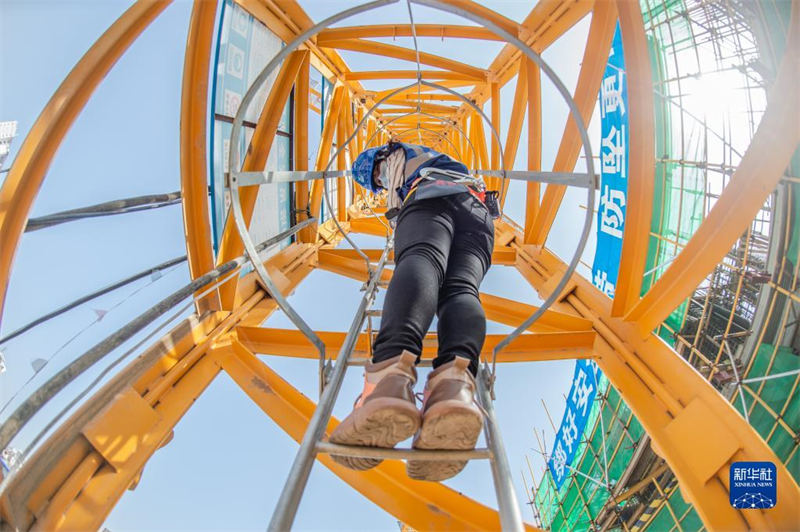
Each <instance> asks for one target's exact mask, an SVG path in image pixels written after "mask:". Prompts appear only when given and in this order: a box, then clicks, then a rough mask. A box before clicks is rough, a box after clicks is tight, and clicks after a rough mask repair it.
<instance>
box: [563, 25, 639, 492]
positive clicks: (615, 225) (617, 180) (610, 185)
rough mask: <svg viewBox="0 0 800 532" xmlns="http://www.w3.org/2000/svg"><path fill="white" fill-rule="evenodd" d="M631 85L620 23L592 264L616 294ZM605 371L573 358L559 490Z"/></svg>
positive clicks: (604, 102)
mask: <svg viewBox="0 0 800 532" xmlns="http://www.w3.org/2000/svg"><path fill="white" fill-rule="evenodd" d="M627 106H628V85H627V80H626V76H625V60H624V57H623V53H622V37H621V34H620V29H619V24H617V29H616V32H615V33H614V40H613V42H612V45H611V52H610V54H609V58H608V63H607V64H606V70H605V74H604V75H603V83H602V84H601V86H600V118H601V123H600V131H601V136H602V138H601V140H600V168H601V172H602V173H601V179H600V206H599V208H598V211H597V250H596V251H595V256H594V265H593V267H592V278H593V282H594V285H595V286H597V287H598V288H599V289H600V290H601V291H602V292H603V293H604V294H606V295H607V296H609V297H614V288H615V286H616V284H617V275H618V274H619V257H620V253H621V252H622V232H623V230H624V228H625V212H626V208H625V207H626V201H627V199H626V196H627V192H628V182H627V180H628V115H627ZM601 375H602V374H601V372H600V370H599V369H598V368H597V365H596V364H595V363H594V362H592V361H590V360H578V361H576V363H575V375H574V377H573V379H572V387H571V388H570V392H569V395H568V396H567V407H566V410H565V411H564V418H563V419H562V420H561V426H560V427H559V429H558V432H557V433H556V439H555V442H554V444H553V452H552V453H551V455H550V458H549V461H548V468H549V469H550V473H551V475H552V477H553V482H554V483H555V488H556V490H559V489H561V486H562V485H563V484H564V481H565V480H566V479H567V478H568V476H569V471H570V468H571V466H572V462H573V460H574V458H575V455H576V453H577V451H578V446H579V444H580V442H581V439H582V437H583V431H584V429H585V428H586V422H587V421H588V419H589V417H590V413H591V410H592V404H593V401H594V399H595V396H596V395H597V386H598V383H599V382H600V377H601Z"/></svg>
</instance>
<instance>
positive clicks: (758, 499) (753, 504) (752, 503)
mask: <svg viewBox="0 0 800 532" xmlns="http://www.w3.org/2000/svg"><path fill="white" fill-rule="evenodd" d="M730 486H731V491H730V501H731V506H733V507H734V508H741V509H743V510H747V509H756V508H761V509H764V508H772V507H773V506H775V504H776V503H777V502H778V479H777V469H776V467H775V464H773V463H772V462H735V463H734V464H733V465H732V466H731V478H730Z"/></svg>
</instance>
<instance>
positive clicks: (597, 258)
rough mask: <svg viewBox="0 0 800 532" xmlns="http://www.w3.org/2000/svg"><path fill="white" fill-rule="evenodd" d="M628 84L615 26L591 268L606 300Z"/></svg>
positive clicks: (616, 232) (622, 200)
mask: <svg viewBox="0 0 800 532" xmlns="http://www.w3.org/2000/svg"><path fill="white" fill-rule="evenodd" d="M627 107H628V82H627V79H626V76H625V58H624V57H623V54H622V37H621V34H620V30H619V24H617V30H616V32H615V33H614V41H613V42H612V45H611V53H610V55H609V58H608V63H607V64H606V70H605V74H604V76H603V83H602V85H601V86H600V131H601V137H602V138H601V140H600V168H601V172H602V173H601V179H600V206H599V208H598V210H597V250H596V251H595V255H594V265H593V266H592V280H593V282H594V285H595V286H596V287H597V288H599V289H600V290H601V291H602V292H603V293H604V294H606V295H607V296H609V297H614V289H615V287H616V284H617V275H618V274H619V257H620V253H621V252H622V232H623V230H624V229H625V212H626V203H627V193H628V114H627Z"/></svg>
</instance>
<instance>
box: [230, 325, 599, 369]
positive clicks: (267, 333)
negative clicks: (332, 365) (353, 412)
mask: <svg viewBox="0 0 800 532" xmlns="http://www.w3.org/2000/svg"><path fill="white" fill-rule="evenodd" d="M317 334H318V335H319V337H320V339H321V340H322V341H323V342H325V351H326V352H327V353H329V354H330V355H329V356H330V357H332V358H333V359H335V358H336V356H337V354H338V353H339V350H340V349H341V347H342V344H343V343H344V338H345V336H346V333H344V332H332V331H317ZM236 335H237V338H238V341H239V342H241V344H242V345H243V346H244V347H245V348H247V349H248V350H249V351H252V352H254V353H259V354H265V355H279V356H287V357H297V358H308V359H317V358H319V353H318V352H317V351H316V350H315V349H314V346H313V345H311V344H310V343H309V342H308V339H307V338H306V337H305V336H303V333H301V332H300V331H295V330H291V329H271V328H265V327H237V328H236ZM505 336H506V335H504V334H487V335H486V342H485V343H484V344H483V349H482V350H481V355H482V356H489V355H491V354H492V349H494V347H495V346H496V345H497V344H498V342H500V341H501V340H502V339H503V338H505ZM594 341H595V332H594V331H592V330H588V331H556V332H552V331H549V332H532V333H530V334H523V335H521V336H519V337H518V338H517V339H516V340H514V341H513V342H511V343H510V344H509V346H508V347H507V348H506V349H504V350H503V351H501V352H500V354H498V356H497V362H534V361H542V360H566V359H573V358H589V357H591V356H592V346H593V344H594ZM368 342H369V336H368V335H367V334H366V333H362V334H360V335H359V337H358V341H357V342H356V346H355V348H354V350H353V358H362V359H363V358H365V357H366V356H368V348H367V344H368ZM438 346H439V343H438V339H437V336H436V334H434V333H429V334H427V335H426V336H425V338H424V340H423V341H422V358H423V359H432V358H434V357H435V356H436V353H437V349H438Z"/></svg>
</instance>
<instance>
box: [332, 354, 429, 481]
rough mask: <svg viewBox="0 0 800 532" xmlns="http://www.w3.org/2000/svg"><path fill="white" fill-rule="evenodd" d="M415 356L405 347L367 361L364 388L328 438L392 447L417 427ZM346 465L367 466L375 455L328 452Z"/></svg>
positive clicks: (415, 430) (418, 420)
mask: <svg viewBox="0 0 800 532" xmlns="http://www.w3.org/2000/svg"><path fill="white" fill-rule="evenodd" d="M416 360H417V356H416V355H415V354H413V353H410V352H408V351H403V352H402V353H401V354H400V355H398V356H396V357H394V358H390V359H389V360H384V361H383V362H378V363H370V364H368V365H367V366H366V368H365V372H364V391H363V392H362V393H361V395H360V396H359V398H358V400H357V401H356V404H355V407H354V408H353V411H352V412H351V413H350V415H348V416H347V417H346V418H344V420H342V422H341V423H339V426H337V427H336V429H335V430H334V431H333V433H331V436H330V438H329V441H330V442H331V443H339V444H342V445H364V446H367V447H383V448H392V447H394V446H395V445H397V444H398V443H399V442H401V441H403V440H405V439H407V438H410V437H411V436H413V435H414V433H415V432H417V430H418V429H419V425H420V422H421V420H422V415H421V414H420V412H419V410H418V409H417V406H416V404H415V403H414V385H415V384H416V383H417V370H416V368H414V363H415V362H416ZM331 458H333V459H334V460H335V461H336V462H338V463H340V464H342V465H343V466H345V467H349V468H350V469H358V470H364V469H370V468H372V467H375V466H376V465H378V464H380V463H381V459H379V458H360V457H356V456H337V455H331Z"/></svg>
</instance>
